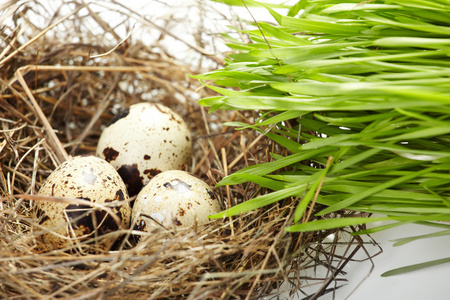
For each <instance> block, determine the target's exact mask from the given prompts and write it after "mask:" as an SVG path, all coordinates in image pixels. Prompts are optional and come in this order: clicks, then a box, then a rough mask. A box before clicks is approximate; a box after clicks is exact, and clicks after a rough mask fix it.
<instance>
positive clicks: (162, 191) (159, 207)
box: [132, 170, 221, 232]
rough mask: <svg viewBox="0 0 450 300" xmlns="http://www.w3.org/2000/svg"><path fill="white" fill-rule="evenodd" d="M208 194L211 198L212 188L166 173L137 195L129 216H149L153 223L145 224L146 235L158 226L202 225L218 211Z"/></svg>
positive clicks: (183, 175) (181, 174)
mask: <svg viewBox="0 0 450 300" xmlns="http://www.w3.org/2000/svg"><path fill="white" fill-rule="evenodd" d="M211 195H214V193H213V192H212V190H211V188H210V187H209V186H208V185H207V184H206V183H205V182H203V181H202V180H200V179H198V178H196V177H194V176H192V175H190V174H189V173H187V172H185V171H180V170H170V171H165V172H162V173H160V174H158V175H156V176H155V177H154V178H153V179H152V180H151V181H150V182H149V183H148V184H147V185H145V186H144V188H143V189H142V190H141V192H140V193H139V194H138V195H137V197H136V201H135V203H134V206H133V212H132V214H133V215H134V216H140V215H146V216H150V217H151V219H152V220H154V221H152V222H149V223H147V226H146V229H145V230H144V231H146V232H150V231H151V228H157V227H158V226H159V227H160V226H163V227H165V228H173V226H174V225H176V226H177V227H183V228H186V227H187V228H193V227H194V226H195V224H197V225H198V226H204V225H205V224H206V223H208V222H209V219H208V216H209V215H212V214H215V213H218V212H220V210H221V209H220V205H219V203H218V202H217V201H213V199H212V196H211Z"/></svg>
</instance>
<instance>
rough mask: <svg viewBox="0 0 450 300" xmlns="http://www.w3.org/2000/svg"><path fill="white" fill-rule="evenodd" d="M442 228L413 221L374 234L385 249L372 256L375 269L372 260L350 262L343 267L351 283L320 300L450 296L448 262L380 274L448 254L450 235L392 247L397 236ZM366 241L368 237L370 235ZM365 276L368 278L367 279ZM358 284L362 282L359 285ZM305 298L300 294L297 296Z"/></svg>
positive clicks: (361, 255)
mask: <svg viewBox="0 0 450 300" xmlns="http://www.w3.org/2000/svg"><path fill="white" fill-rule="evenodd" d="M439 230H440V229H436V228H430V227H427V226H422V225H414V224H410V225H403V226H400V227H396V228H392V229H388V230H385V231H382V232H379V233H375V234H373V235H372V237H373V238H374V240H375V241H376V242H377V243H378V244H379V245H380V246H381V247H382V249H383V253H381V254H380V255H378V256H376V257H374V258H373V263H374V269H373V271H372V272H370V269H371V267H372V264H371V262H370V261H365V262H351V263H349V264H348V265H347V266H346V267H345V268H344V271H346V272H348V274H347V276H345V278H346V279H347V280H348V284H347V285H346V286H345V287H343V288H341V289H339V290H337V291H336V293H335V295H334V298H333V295H331V294H330V295H325V296H323V297H321V298H319V299H321V300H327V299H338V300H340V299H348V300H360V299H364V300H378V299H383V300H397V299H408V300H416V299H417V300H419V299H420V300H422V299H433V300H446V299H450V264H448V263H447V264H442V265H439V266H434V267H430V268H427V269H422V270H419V271H414V272H410V273H405V274H401V275H396V276H391V277H381V276H380V275H381V274H383V273H384V272H386V271H390V270H392V269H396V268H400V267H404V266H408V265H413V264H417V263H422V262H426V261H431V260H435V259H440V258H446V257H449V256H450V237H449V236H443V237H438V238H429V239H422V240H418V241H414V242H411V243H408V244H405V245H402V246H397V247H393V246H392V245H393V242H392V240H394V239H399V238H404V237H409V236H416V235H421V234H427V233H432V232H436V231H439ZM441 230H442V229H441ZM364 240H367V237H366V238H364ZM368 249H369V251H370V249H372V250H373V253H371V254H374V253H375V252H376V251H377V249H376V248H375V247H368ZM357 257H359V258H364V257H366V255H365V254H364V253H363V252H361V251H360V252H359V253H358V255H357ZM366 276H368V277H367V278H366V279H364V278H365V277H366ZM358 284H360V286H359V287H358ZM302 298H303V297H299V298H297V299H302Z"/></svg>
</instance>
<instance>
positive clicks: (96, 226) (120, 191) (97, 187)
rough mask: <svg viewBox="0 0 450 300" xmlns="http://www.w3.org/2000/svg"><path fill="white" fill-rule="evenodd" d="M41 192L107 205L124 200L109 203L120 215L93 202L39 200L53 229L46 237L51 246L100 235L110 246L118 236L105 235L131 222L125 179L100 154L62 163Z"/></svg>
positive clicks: (43, 222) (104, 244)
mask: <svg viewBox="0 0 450 300" xmlns="http://www.w3.org/2000/svg"><path fill="white" fill-rule="evenodd" d="M38 195H42V196H54V197H60V198H77V199H82V200H86V201H90V202H92V203H96V204H104V205H105V206H107V204H108V203H110V202H112V203H114V202H119V201H123V203H122V204H121V205H117V206H108V207H109V208H110V209H111V211H112V212H113V213H114V214H115V215H116V216H117V217H116V219H115V217H113V216H111V214H110V213H108V212H107V211H106V210H101V209H98V208H92V207H91V205H83V204H79V205H77V204H74V203H73V204H70V203H66V202H62V201H56V202H48V201H37V203H36V208H37V211H36V215H37V217H38V218H39V220H40V221H39V224H40V225H41V226H42V227H44V228H47V229H49V231H47V232H45V233H44V234H43V235H42V239H43V242H44V243H45V244H47V245H48V246H50V247H51V248H54V249H61V248H65V247H70V246H72V245H75V244H78V243H79V242H81V241H83V240H87V239H92V238H96V237H97V239H96V244H97V245H96V246H98V247H100V248H101V249H109V248H110V247H111V246H112V245H113V243H114V242H115V239H116V238H117V236H115V237H114V238H110V239H108V238H102V237H101V236H102V235H104V234H106V233H109V232H112V231H115V230H117V229H119V228H129V226H130V218H131V208H130V206H129V205H128V203H127V202H126V200H128V199H129V197H128V193H127V190H126V186H125V183H124V182H123V180H122V178H121V177H120V176H119V174H118V173H117V171H116V170H115V169H114V167H113V166H111V165H110V164H109V163H108V162H106V161H105V160H103V159H101V158H98V157H96V156H76V157H74V158H72V159H70V160H67V161H65V162H64V163H62V164H61V165H59V166H58V167H57V168H56V169H55V170H54V171H53V172H52V173H51V174H50V175H49V177H48V178H47V180H46V181H45V182H44V183H43V185H42V186H41V188H40V190H39V192H38ZM116 220H120V222H121V223H120V224H118V223H117V221H116ZM39 230H41V229H39ZM99 237H100V238H99ZM97 241H98V243H97Z"/></svg>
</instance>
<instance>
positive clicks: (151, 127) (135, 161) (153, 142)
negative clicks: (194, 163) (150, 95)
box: [96, 102, 192, 196]
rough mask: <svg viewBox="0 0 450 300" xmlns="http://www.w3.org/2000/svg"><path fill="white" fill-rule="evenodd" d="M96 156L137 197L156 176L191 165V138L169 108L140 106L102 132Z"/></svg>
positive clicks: (150, 104) (125, 113) (149, 105)
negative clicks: (118, 176) (112, 168)
mask: <svg viewBox="0 0 450 300" xmlns="http://www.w3.org/2000/svg"><path fill="white" fill-rule="evenodd" d="M96 155H97V156H99V157H101V158H103V159H105V160H106V161H108V162H109V163H111V164H112V165H113V166H114V167H115V168H116V170H117V171H118V172H119V174H120V175H121V176H122V179H123V180H124V182H125V184H126V185H127V188H128V193H129V195H130V196H134V195H136V194H137V193H139V191H140V190H141V189H142V187H143V186H144V185H145V184H146V183H148V182H149V181H150V179H151V178H152V177H153V176H155V175H156V174H158V173H161V172H163V171H167V170H174V169H175V170H176V169H182V167H183V165H185V164H189V162H190V159H191V155H192V142H191V135H190V133H189V129H188V127H187V126H186V123H185V122H184V120H183V119H182V118H181V116H180V115H178V114H176V113H175V112H173V111H172V110H171V109H170V108H168V107H166V106H164V105H161V104H152V103H148V102H145V103H138V104H134V105H131V106H130V108H129V109H127V110H125V111H123V112H122V113H121V114H120V115H119V116H118V117H117V118H116V119H115V120H113V122H112V123H111V124H110V125H109V126H108V127H106V128H105V129H104V130H103V132H102V134H101V136H100V139H99V141H98V145H97V150H96Z"/></svg>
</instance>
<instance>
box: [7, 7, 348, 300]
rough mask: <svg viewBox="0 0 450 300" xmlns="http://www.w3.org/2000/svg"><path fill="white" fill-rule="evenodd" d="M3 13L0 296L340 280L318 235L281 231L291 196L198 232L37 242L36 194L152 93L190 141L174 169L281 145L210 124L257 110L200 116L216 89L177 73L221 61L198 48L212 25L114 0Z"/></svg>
mask: <svg viewBox="0 0 450 300" xmlns="http://www.w3.org/2000/svg"><path fill="white" fill-rule="evenodd" d="M150 2H152V4H151V5H162V4H161V3H160V2H158V1H150ZM182 3H184V4H183V5H185V7H184V9H185V13H187V14H188V15H191V14H198V15H197V16H194V18H196V19H198V18H199V15H200V18H205V16H206V15H208V14H209V16H215V17H209V18H208V20H209V21H210V22H211V20H212V22H213V23H214V24H219V23H220V22H219V21H227V22H237V20H236V19H228V17H226V16H224V15H223V14H222V12H220V11H218V10H215V9H213V8H212V7H213V6H212V5H211V6H208V5H204V3H203V2H202V3H200V2H198V3H197V2H194V1H191V2H189V3H190V4H186V3H187V2H182ZM163 6H164V5H163ZM178 8H179V7H178ZM1 9H2V11H3V14H2V15H1V17H0V24H4V25H2V27H1V36H2V40H1V42H0V45H1V47H0V66H1V68H0V73H1V75H0V89H1V96H0V123H1V126H2V128H1V129H0V161H1V165H0V168H1V173H0V174H1V176H0V191H1V201H0V298H3V299H5V298H8V299H40V298H69V297H70V298H71V299H93V298H108V299H115V298H119V299H130V298H135V299H136V298H137V297H139V298H141V297H146V298H149V299H176V298H179V299H240V298H242V299H244V298H252V299H253V298H258V297H261V296H267V295H280V294H281V293H282V292H283V291H284V292H286V291H287V292H288V294H287V295H289V294H291V295H292V294H293V293H294V292H296V291H298V290H301V289H302V288H304V287H305V286H306V285H311V284H316V285H317V290H321V291H322V292H321V293H323V291H324V290H325V288H326V287H327V286H328V285H329V284H330V283H331V282H336V281H337V282H338V281H339V280H340V279H339V278H338V277H339V275H340V274H341V273H340V272H341V270H342V268H341V269H339V268H335V267H333V265H332V264H333V262H335V261H336V260H338V261H340V262H343V261H346V260H348V259H349V258H348V257H347V258H345V257H337V256H335V255H334V250H333V248H327V247H326V246H325V243H324V240H325V239H326V237H327V236H328V235H329V234H330V232H315V233H310V234H299V233H288V232H286V231H284V228H285V227H286V226H287V225H290V224H292V214H293V211H294V208H295V205H296V201H298V200H297V199H285V200H284V201H281V202H278V203H276V204H273V205H271V206H268V207H266V208H265V209H260V210H257V211H253V212H249V213H246V214H244V215H241V216H238V217H233V218H225V219H221V220H216V221H211V223H210V224H209V225H208V226H207V227H205V228H196V229H195V230H189V231H186V230H172V229H165V230H159V231H155V232H154V233H153V234H152V235H150V236H148V237H146V238H145V239H141V242H140V243H138V244H137V245H131V244H130V243H126V242H124V243H121V244H120V245H117V246H116V247H115V248H114V249H112V250H110V251H96V252H89V251H87V252H80V251H75V250H74V251H62V250H48V249H46V247H45V245H42V242H41V233H42V232H41V231H39V230H36V226H34V225H35V224H36V223H37V222H38V220H37V219H36V217H35V215H34V213H33V212H34V210H35V205H36V202H37V201H44V200H45V199H42V197H40V198H39V197H38V196H37V195H36V194H37V191H39V188H40V186H41V185H42V183H43V182H44V181H45V179H46V178H47V177H48V175H49V174H50V173H51V171H52V170H54V169H55V168H56V166H58V165H59V164H60V163H62V162H63V161H64V160H66V159H67V158H68V157H69V156H75V155H80V154H93V153H94V152H95V148H96V145H97V141H98V139H99V136H100V134H101V132H102V129H103V128H104V127H105V126H106V125H107V124H108V123H109V122H110V121H111V120H112V119H113V118H114V116H116V115H117V114H118V113H119V112H120V110H121V109H122V108H124V107H128V106H130V105H131V104H134V103H138V102H146V101H147V102H156V103H162V104H164V105H166V106H168V107H170V108H172V109H173V110H174V111H176V112H177V113H178V114H180V115H181V116H182V117H183V118H184V120H185V121H186V123H187V124H188V126H189V128H190V130H191V133H192V137H193V144H194V151H193V157H192V164H191V165H189V166H187V169H186V170H187V171H189V172H191V173H193V174H195V175H196V176H197V177H199V178H201V179H203V180H204V181H206V182H207V183H208V184H209V185H211V186H214V185H215V184H216V183H217V182H218V181H220V180H221V179H222V178H223V177H224V176H226V175H227V174H230V173H232V172H235V171H237V170H240V169H242V168H243V167H246V166H248V165H252V164H257V163H261V162H266V161H268V160H270V155H269V152H274V153H278V154H283V153H284V152H285V151H286V150H285V149H283V148H282V147H280V146H278V145H276V144H274V143H273V142H272V141H271V140H270V139H268V138H266V137H265V136H264V135H262V134H260V133H258V132H255V131H253V130H243V131H235V130H234V129H233V128H228V127H226V126H224V125H222V124H223V123H224V122H228V121H240V122H246V123H252V122H253V121H254V120H255V119H256V118H258V117H259V112H258V111H237V112H228V111H216V112H215V113H214V114H208V112H207V110H206V109H205V108H204V107H201V106H199V105H198V104H197V102H196V101H197V100H198V99H200V98H203V97H207V96H212V95H214V94H213V92H212V91H210V90H208V89H205V88H203V87H202V85H201V84H200V83H199V82H198V81H196V80H193V79H190V78H189V77H188V76H187V74H196V73H199V72H204V71H206V70H208V68H217V67H220V65H221V63H222V57H221V56H220V55H211V54H210V53H213V52H214V51H216V50H217V49H216V48H214V47H216V45H214V42H211V40H212V37H213V36H212V35H208V34H207V32H211V33H212V32H215V30H218V29H217V28H213V27H211V25H209V27H207V28H208V30H207V31H206V30H205V28H206V27H205V25H204V24H203V23H196V24H194V23H195V22H190V21H189V20H188V18H184V17H183V16H180V15H177V14H176V13H173V14H171V13H170V10H169V12H168V13H166V14H162V15H160V16H159V17H158V18H155V17H145V16H143V15H141V14H140V13H139V12H136V11H134V10H131V9H128V8H127V7H125V6H123V5H121V4H120V3H117V2H114V1H97V2H96V3H95V4H94V2H92V3H86V2H84V1H83V0H79V1H70V2H66V1H49V5H48V6H47V5H45V6H44V5H42V3H40V1H28V2H22V1H10V2H6V3H5V4H4V6H3V7H1ZM107 13H108V14H110V15H109V16H108V21H106V19H105V18H106V14H107ZM111 14H112V18H111ZM191 17H192V16H191ZM111 20H113V21H111ZM180 24H181V25H182V26H181V28H183V30H186V32H184V33H183V34H186V35H184V36H183V35H181V36H183V38H180V35H178V34H177V33H178V31H179V30H180V26H179V25H180ZM235 25H236V24H235ZM187 34H191V35H192V36H193V38H192V39H190V38H189V36H188V35H187ZM167 40H170V41H171V42H170V43H166V41H167ZM174 44H175V45H176V47H178V50H177V51H174V50H173V48H171V46H170V45H174ZM217 47H218V46H217ZM215 192H216V194H217V195H218V197H219V199H220V201H221V203H222V204H223V206H225V207H230V206H232V205H235V204H237V203H240V202H243V201H246V200H248V199H251V198H253V197H255V196H258V195H261V194H264V193H265V192H266V191H265V190H264V189H263V188H259V187H258V186H257V185H255V184H251V183H247V184H241V185H237V186H232V187H220V188H216V190H215ZM343 213H345V212H343ZM311 218H313V217H311ZM132 228H133V226H131V229H127V230H125V232H124V233H125V234H127V235H128V236H129V235H131V231H132ZM334 233H335V234H336V236H337V234H341V235H342V234H346V232H345V231H338V232H334ZM319 266H325V268H326V269H327V270H328V272H326V273H325V274H326V275H325V276H323V277H316V278H312V277H306V275H305V274H304V273H303V272H304V271H305V270H307V269H309V268H318V267H319ZM283 283H284V284H283ZM316 295H319V293H316Z"/></svg>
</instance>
